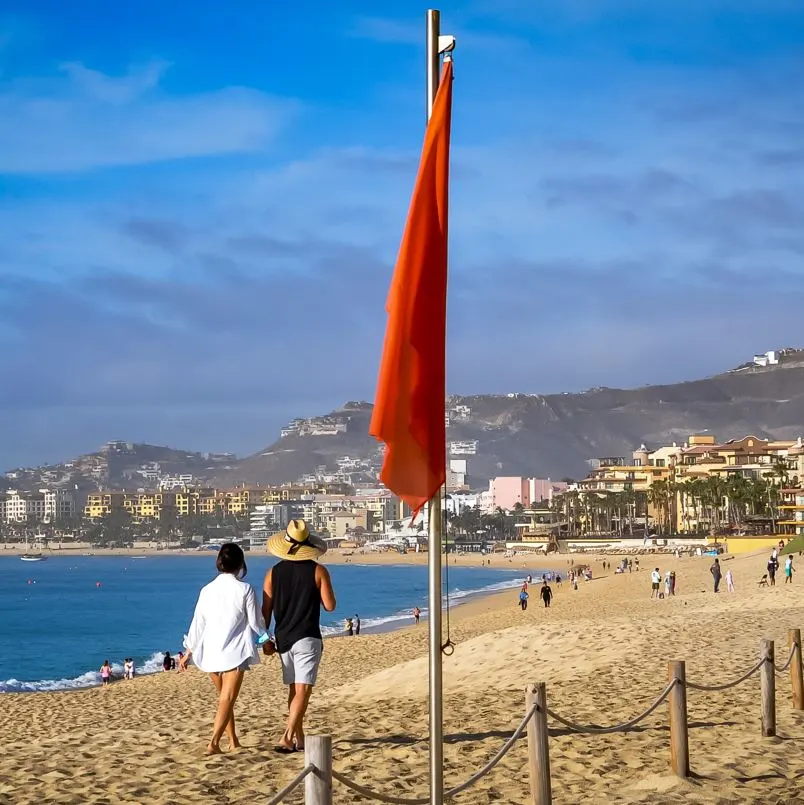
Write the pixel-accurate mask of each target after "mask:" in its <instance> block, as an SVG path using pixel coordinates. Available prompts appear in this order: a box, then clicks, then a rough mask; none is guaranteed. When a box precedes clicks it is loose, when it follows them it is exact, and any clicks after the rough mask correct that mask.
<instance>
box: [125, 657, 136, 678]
mask: <svg viewBox="0 0 804 805" xmlns="http://www.w3.org/2000/svg"><path fill="white" fill-rule="evenodd" d="M123 676H124V677H125V678H126V679H134V660H132V659H131V657H126V659H125V660H124V661H123Z"/></svg>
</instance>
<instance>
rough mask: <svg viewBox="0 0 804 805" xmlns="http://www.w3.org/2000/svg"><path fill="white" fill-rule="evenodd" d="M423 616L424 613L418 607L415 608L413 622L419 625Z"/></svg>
mask: <svg viewBox="0 0 804 805" xmlns="http://www.w3.org/2000/svg"><path fill="white" fill-rule="evenodd" d="M421 616H422V611H421V610H420V609H419V608H418V607H413V622H414V623H415V624H416V625H418V623H419V619H420V618H421Z"/></svg>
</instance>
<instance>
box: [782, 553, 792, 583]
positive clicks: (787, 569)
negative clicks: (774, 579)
mask: <svg viewBox="0 0 804 805" xmlns="http://www.w3.org/2000/svg"><path fill="white" fill-rule="evenodd" d="M784 583H785V584H792V583H793V554H788V556H787V559H785V562H784Z"/></svg>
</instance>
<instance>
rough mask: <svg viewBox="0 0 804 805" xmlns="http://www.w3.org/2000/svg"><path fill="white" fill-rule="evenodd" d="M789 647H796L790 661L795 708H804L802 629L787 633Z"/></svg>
mask: <svg viewBox="0 0 804 805" xmlns="http://www.w3.org/2000/svg"><path fill="white" fill-rule="evenodd" d="M787 645H788V648H790V649H794V653H793V659H792V660H791V661H790V680H791V681H792V683H793V709H794V710H804V679H803V678H802V676H801V629H791V630H790V631H789V632H788V633H787Z"/></svg>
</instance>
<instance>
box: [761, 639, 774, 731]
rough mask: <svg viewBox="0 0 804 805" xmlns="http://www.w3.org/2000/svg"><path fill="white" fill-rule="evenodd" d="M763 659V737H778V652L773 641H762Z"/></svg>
mask: <svg viewBox="0 0 804 805" xmlns="http://www.w3.org/2000/svg"><path fill="white" fill-rule="evenodd" d="M762 659H763V660H764V662H763V663H762V665H761V666H760V669H759V685H760V692H761V695H762V737H763V738H772V737H773V736H774V735H776V665H775V663H776V650H775V647H774V645H773V640H763V641H762Z"/></svg>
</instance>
